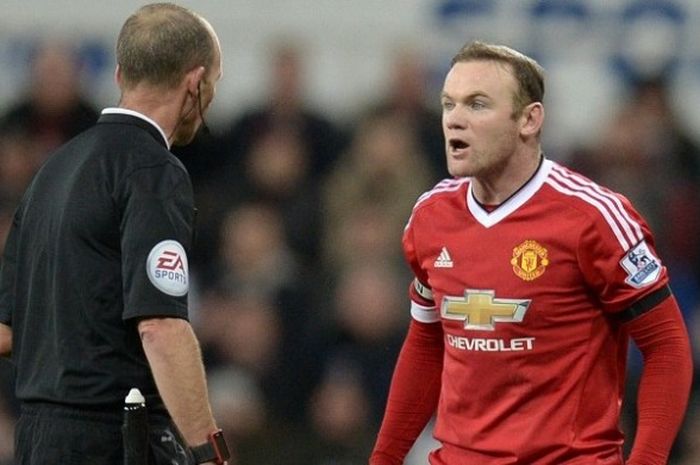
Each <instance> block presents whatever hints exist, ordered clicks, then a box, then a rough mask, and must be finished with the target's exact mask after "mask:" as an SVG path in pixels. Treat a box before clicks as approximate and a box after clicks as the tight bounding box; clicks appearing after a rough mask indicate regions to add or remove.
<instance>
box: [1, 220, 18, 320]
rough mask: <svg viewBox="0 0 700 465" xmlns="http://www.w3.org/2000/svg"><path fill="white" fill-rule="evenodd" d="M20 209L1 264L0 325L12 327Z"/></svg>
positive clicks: (11, 228) (13, 223)
mask: <svg viewBox="0 0 700 465" xmlns="http://www.w3.org/2000/svg"><path fill="white" fill-rule="evenodd" d="M19 215H20V214H19V209H18V210H17V212H16V213H15V215H14V218H13V220H12V225H11V227H10V232H9V233H8V235H7V240H6V241H5V250H4V252H3V257H2V262H0V323H4V324H6V325H8V326H12V311H13V309H14V306H15V281H16V279H15V276H16V271H15V270H16V264H17V234H18V233H17V231H18V229H19V225H20V221H19Z"/></svg>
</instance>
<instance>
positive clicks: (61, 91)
mask: <svg viewBox="0 0 700 465" xmlns="http://www.w3.org/2000/svg"><path fill="white" fill-rule="evenodd" d="M28 83H29V87H28V88H27V89H26V94H25V95H24V96H23V97H22V98H21V99H20V100H19V101H18V102H16V103H15V104H14V106H12V107H11V108H10V109H9V110H8V111H7V112H6V113H5V114H4V115H3V116H2V117H0V134H5V133H8V132H9V133H11V134H13V135H15V136H22V137H25V138H26V141H25V142H26V143H27V144H29V150H30V151H31V153H32V155H33V157H35V159H36V160H39V161H43V160H44V159H45V157H46V156H47V155H48V154H49V153H50V152H51V151H52V150H53V149H54V148H56V147H58V146H59V145H61V144H62V143H63V142H65V141H67V140H68V139H70V138H72V137H73V136H75V135H77V134H78V133H79V132H82V131H83V130H84V129H87V128H88V127H90V126H92V125H93V124H94V122H95V121H96V120H97V110H96V109H95V108H94V106H93V104H92V103H90V102H89V101H87V100H86V99H85V98H84V97H83V96H82V95H81V90H80V62H79V60H78V57H77V55H76V53H75V50H73V49H72V48H71V47H70V46H69V45H67V44H64V43H61V42H56V41H49V40H47V41H46V42H44V43H42V44H40V46H39V48H38V49H37V51H36V54H35V55H34V57H33V60H32V64H31V70H30V76H29V79H28Z"/></svg>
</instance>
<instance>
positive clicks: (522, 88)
mask: <svg viewBox="0 0 700 465" xmlns="http://www.w3.org/2000/svg"><path fill="white" fill-rule="evenodd" d="M468 61H495V62H498V63H501V64H504V65H506V66H508V67H509V69H510V71H511V72H512V73H513V77H515V80H516V82H517V83H518V91H517V92H516V93H515V95H513V116H514V117H515V116H518V115H520V113H521V112H522V110H523V108H525V107H526V106H527V105H529V104H531V103H532V102H542V100H543V99H544V69H543V68H542V66H540V64H539V63H537V62H536V61H535V60H533V59H532V58H530V57H528V56H526V55H523V54H522V53H520V52H518V51H517V50H514V49H512V48H510V47H506V46H505V45H495V44H488V43H485V42H480V41H473V42H469V43H467V44H466V45H464V46H463V47H462V48H461V50H460V51H459V52H457V54H456V55H455V56H454V57H453V58H452V66H454V65H455V64H457V63H462V62H468Z"/></svg>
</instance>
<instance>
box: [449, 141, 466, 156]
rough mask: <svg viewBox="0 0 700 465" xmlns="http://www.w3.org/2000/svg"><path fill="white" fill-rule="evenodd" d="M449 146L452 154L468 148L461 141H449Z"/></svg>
mask: <svg viewBox="0 0 700 465" xmlns="http://www.w3.org/2000/svg"><path fill="white" fill-rule="evenodd" d="M449 145H450V152H452V153H459V152H462V151H463V150H465V149H467V148H469V144H467V143H466V142H464V141H463V140H461V139H450V140H449Z"/></svg>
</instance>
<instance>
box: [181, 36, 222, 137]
mask: <svg viewBox="0 0 700 465" xmlns="http://www.w3.org/2000/svg"><path fill="white" fill-rule="evenodd" d="M211 34H212V38H213V39H214V44H215V47H214V59H213V60H212V62H213V63H212V66H211V67H210V68H208V69H204V72H203V73H201V75H199V76H197V77H196V83H194V84H193V85H192V89H191V90H189V91H188V92H189V95H188V99H187V101H186V102H185V105H184V106H183V108H182V115H181V116H180V121H179V123H178V126H177V128H176V130H175V133H174V134H173V145H187V144H189V143H190V142H192V140H193V139H194V137H195V135H196V134H197V131H198V130H199V128H200V127H201V126H202V125H203V124H204V115H205V114H206V113H207V111H208V110H209V107H210V106H211V102H212V101H213V100H214V95H215V94H216V83H217V82H218V81H219V79H221V76H222V74H223V73H222V66H221V46H220V45H219V39H218V37H217V36H216V34H215V33H214V31H213V29H212V30H211Z"/></svg>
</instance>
